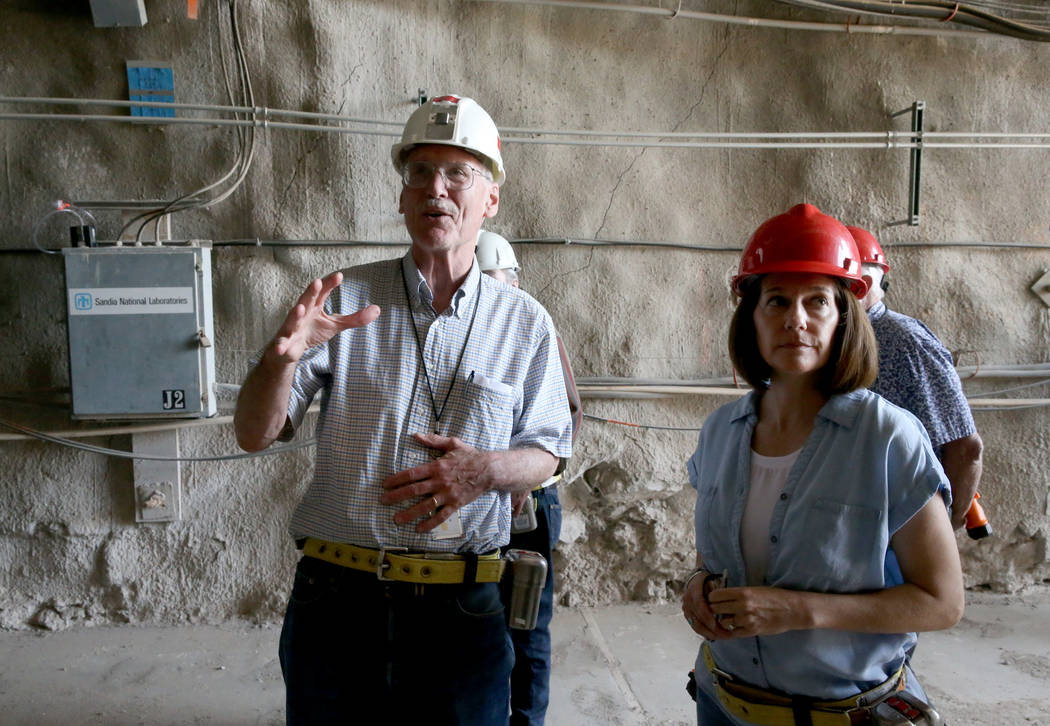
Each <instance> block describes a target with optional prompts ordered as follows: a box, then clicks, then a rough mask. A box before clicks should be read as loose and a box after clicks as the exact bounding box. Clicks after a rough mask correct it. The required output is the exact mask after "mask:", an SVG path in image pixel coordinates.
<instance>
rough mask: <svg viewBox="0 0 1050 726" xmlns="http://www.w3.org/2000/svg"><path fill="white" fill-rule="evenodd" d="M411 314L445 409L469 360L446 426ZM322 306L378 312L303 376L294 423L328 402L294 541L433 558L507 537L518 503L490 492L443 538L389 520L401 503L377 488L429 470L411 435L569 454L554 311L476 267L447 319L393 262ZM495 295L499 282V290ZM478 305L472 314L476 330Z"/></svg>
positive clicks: (414, 276)
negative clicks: (317, 401) (397, 476)
mask: <svg viewBox="0 0 1050 726" xmlns="http://www.w3.org/2000/svg"><path fill="white" fill-rule="evenodd" d="M402 263H403V265H404V274H405V279H406V280H407V285H408V290H409V295H410V297H411V300H412V313H413V314H414V316H415V325H416V329H417V330H418V332H419V340H420V342H421V343H422V347H423V357H424V359H425V360H426V368H427V371H428V372H429V375H430V382H431V385H432V387H433V392H434V398H435V399H436V402H437V408H438V409H439V410H440V409H441V406H442V402H443V401H444V400H445V395H446V393H447V392H448V391H449V386H450V385H451V384H452V382H453V374H454V372H455V370H456V363H457V360H458V359H459V356H460V353H461V351H462V352H463V361H462V364H461V365H460V367H459V371H458V373H456V374H455V385H454V387H453V388H452V393H451V395H450V396H449V398H448V403H447V405H446V406H445V410H444V411H442V412H441V420H440V421H438V420H436V419H435V415H434V407H433V406H432V403H431V398H430V393H429V392H428V390H427V384H426V380H425V378H424V375H423V367H422V365H421V363H420V354H419V352H418V351H417V346H416V339H415V337H414V336H413V334H412V325H413V319H412V316H411V315H410V314H409V307H408V305H406V300H405V283H403V282H402V276H401V275H402V273H401V266H402ZM343 275H344V280H343V283H342V285H340V286H339V287H338V288H336V289H335V290H333V291H332V294H331V295H330V296H329V298H328V302H327V304H326V308H327V309H328V311H329V312H333V313H336V314H348V313H353V312H356V311H358V310H360V309H361V308H363V307H365V306H366V305H368V304H370V303H374V304H376V305H379V307H380V308H381V311H382V312H381V314H380V316H379V318H378V319H377V320H376V321H374V322H373V323H371V324H369V325H366V326H365V327H363V328H356V329H351V330H347V331H345V332H343V333H341V334H339V335H337V336H336V337H335V338H333V339H332V340H330V341H329V342H328V343H326V344H323V345H319V346H316V347H314V348H311V349H310V350H308V351H307V352H306V354H304V355H303V357H302V359H301V360H300V362H299V366H298V368H297V369H296V373H295V380H294V383H293V386H292V395H291V399H290V401H289V403H288V416H289V418H290V420H291V422H292V423H293V425H295V426H299V424H300V423H301V422H302V419H303V416H304V414H305V412H306V409H307V407H308V406H309V405H310V402H311V400H312V399H313V397H314V395H315V394H317V393H318V392H319V391H321V392H323V393H324V397H323V398H322V401H321V416H320V419H319V421H318V424H317V459H316V465H315V467H314V474H313V480H312V481H311V482H310V485H309V488H308V489H307V491H306V494H305V496H304V497H303V499H302V501H301V502H300V504H299V506H298V507H297V508H296V510H295V514H294V515H293V517H292V522H291V533H292V535H293V536H294V537H307V536H309V537H317V538H319V539H325V540H330V541H334V542H348V543H351V544H356V545H359V546H363V547H372V548H376V547H379V546H387V547H395V546H399V547H408V548H409V549H410V550H417V551H434V552H477V553H482V552H488V551H490V550H493V549H495V548H497V547H499V546H500V545H503V544H506V543H507V542H508V541H509V538H510V519H511V512H510V496H509V495H508V494H507V493H504V492H496V491H489V492H485V493H484V494H482V495H481V496H480V497H478V498H477V499H476V500H475V501H473V502H471V503H470V504H468V505H466V506H465V507H463V508H462V509H460V510H459V512H460V516H461V518H462V525H463V535H462V536H461V537H457V538H453V539H436V538H434V537H432V536H431V535H430V534H429V533H418V532H416V531H415V523H413V524H412V525H406V526H397V525H395V524H394V521H393V517H394V514H395V513H396V512H397V511H398V509H407V508H408V507H410V506H414V505H415V504H417V503H418V500H410V501H409V502H408V503H403V504H402V505H400V506H390V505H384V504H380V502H379V497H380V496H381V495H382V493H383V489H382V487H381V486H380V483H381V482H382V481H383V480H384V479H385V478H387V477H388V476H390V475H391V474H394V473H396V472H399V471H402V470H404V469H408V468H410V467H413V466H416V465H418V464H424V463H427V462H429V461H431V453H432V450H431V449H427V448H425V447H423V446H422V445H421V444H419V443H418V442H417V441H416V440H415V438H414V437H413V434H415V433H417V432H418V433H434V432H436V433H439V434H441V435H443V436H457V437H459V438H460V439H462V440H463V441H465V442H466V443H468V444H470V445H472V446H475V447H477V448H479V449H484V450H488V451H498V450H506V449H509V448H517V447H536V448H540V449H543V450H545V451H548V452H549V453H551V454H553V455H554V456H556V457H561V458H568V457H569V456H570V455H571V453H572V451H571V431H572V422H571V419H570V417H569V407H568V403H567V402H566V399H565V384H564V383H563V380H562V373H561V361H560V358H559V355H558V345H557V342H556V335H555V331H554V324H553V323H552V322H551V319H550V316H549V315H548V314H547V311H546V310H544V309H543V307H542V306H541V305H540V304H539V303H538V302H536V300H534V299H533V298H532V297H530V296H529V295H528V294H527V293H525V292H523V291H520V290H517V289H514V288H510V287H508V286H506V285H503V284H502V283H499V282H496V281H495V280H493V279H492V278H490V277H488V276H487V275H482V274H481V272H480V271H479V269H478V265H477V262H476V261H475V262H474V264H473V267H472V268H471V270H470V273H469V274H468V276H467V279H466V281H465V282H464V283H463V285H462V286H461V287H460V289H459V290H457V291H456V293H455V295H454V297H453V300H452V304H451V305H450V306H449V307H448V308H447V309H445V310H444V311H443V312H442V313H441V314H440V315H439V314H437V313H435V311H434V308H433V306H432V302H433V293H432V292H431V290H430V288H429V286H428V285H427V283H426V281H425V279H424V278H423V276H422V275H421V274H420V272H419V270H418V269H417V268H416V266H415V263H414V262H413V261H412V256H411V254H406V255H405V257H404V258H403V259H399V260H384V261H382V262H376V263H372V264H367V265H360V266H358V267H352V268H350V269H347V270H344V271H343ZM497 286H498V287H497ZM475 305H477V306H478V310H477V319H476V322H475V324H474V327H473V331H472V332H471V333H470V338H469V341H468V342H467V344H466V348H465V350H464V341H466V340H467V331H468V328H470V321H471V318H472V316H473V314H474V307H475Z"/></svg>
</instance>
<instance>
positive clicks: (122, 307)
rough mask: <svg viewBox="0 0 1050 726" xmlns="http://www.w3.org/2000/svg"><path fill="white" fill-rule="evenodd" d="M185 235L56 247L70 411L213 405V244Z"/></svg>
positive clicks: (116, 413) (209, 408) (138, 413)
mask: <svg viewBox="0 0 1050 726" xmlns="http://www.w3.org/2000/svg"><path fill="white" fill-rule="evenodd" d="M189 245H190V246H180V247H175V246H168V247H101V248H100V247H72V248H65V249H63V250H62V253H63V256H64V257H65V264H66V304H67V307H68V323H69V372H70V381H71V383H72V388H73V418H75V419H142V418H151V419H157V418H201V417H206V416H213V415H214V414H215V412H216V396H215V392H214V387H215V385H214V384H215V349H214V347H213V346H212V341H213V340H214V339H215V334H214V330H213V327H212V300H211V247H210V243H208V242H197V241H195V242H191V243H189Z"/></svg>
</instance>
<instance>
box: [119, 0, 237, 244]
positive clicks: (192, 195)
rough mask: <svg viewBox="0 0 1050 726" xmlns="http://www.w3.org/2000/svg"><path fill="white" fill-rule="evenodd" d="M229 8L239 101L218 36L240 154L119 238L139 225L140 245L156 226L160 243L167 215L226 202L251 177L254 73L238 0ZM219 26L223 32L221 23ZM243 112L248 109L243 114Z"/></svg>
mask: <svg viewBox="0 0 1050 726" xmlns="http://www.w3.org/2000/svg"><path fill="white" fill-rule="evenodd" d="M228 5H229V18H230V36H231V44H232V46H233V52H234V59H235V61H236V68H235V76H236V78H237V82H238V85H239V93H240V98H239V99H238V98H236V95H237V94H235V92H234V87H233V84H231V81H230V70H229V64H228V63H227V59H226V52H225V43H224V41H223V38H222V37H221V34H220V37H219V57H220V61H221V65H222V76H223V83H224V85H225V87H226V93H227V97H228V99H229V102H230V105H231V107H233V108H234V109H236V110H234V111H233V115H234V119H233V120H234V121H235V122H238V123H237V125H236V126H235V127H234V128H235V133H236V137H237V153H236V155H235V157H234V162H233V164H232V165H231V166H230V168H229V170H228V171H227V172H226V173H225V174H224V175H223V176H222V177H220V178H219V179H218V180H216V181H214V182H212V183H211V184H208V185H207V186H204V187H202V188H200V189H197V190H195V191H193V192H189V193H187V194H183V195H181V196H179V197H176V198H175V199H173V200H171V201H170V202H168V203H167V204H166V205H164V206H163V207H161V208H159V209H149V210H147V211H145V212H143V213H141V214H138V215H136V216H135V217H133V218H131V219H130V220H128V222H127V223H126V224H125V225H124V226H123V228H122V229H121V230H120V233H119V234H118V235H117V236H118V238H119V237H123V235H124V233H125V232H126V231H127V230H129V229H131V228H132V227H134V225H135V224H136V223H138V225H139V226H138V230H137V231H136V233H135V241H136V242H137V243H138V242H141V240H142V235H143V233H144V231H145V230H146V228H147V226H148V225H149V224H150V223H153V224H154V239H156V240H160V224H161V222H162V221H163V219H164V217H165V216H167V215H169V214H173V213H177V212H185V211H189V210H201V209H206V208H208V207H212V206H214V205H216V204H219V203H220V202H223V201H225V200H226V199H227V198H229V197H230V195H232V194H233V193H234V192H235V191H236V190H237V189H238V188H239V187H240V186H241V184H242V183H243V182H244V179H245V178H246V177H247V175H248V171H249V170H250V169H251V166H252V162H253V160H254V158H255V150H256V141H257V139H256V126H255V124H254V122H253V120H252V119H251V118H250V117H249V112H248V110H250V109H253V108H254V106H255V94H254V91H253V90H252V83H251V73H250V71H249V69H248V63H247V57H246V54H245V51H244V44H243V42H242V40H241V33H240V26H239V23H238V16H237V0H228ZM217 27H219V28H220V29H221V24H220V25H219V26H217ZM238 101H240V105H237V104H238ZM170 106H171V104H168V107H170ZM241 109H245V110H244V111H241ZM171 120H172V119H165V121H166V122H170V121H171ZM234 176H235V177H236V178H235V179H234V181H233V182H232V183H230V184H229V185H228V186H227V188H226V189H225V190H223V191H221V192H219V193H217V194H215V195H213V196H210V197H209V196H208V195H209V193H210V192H212V191H213V190H215V189H217V188H219V187H221V186H222V185H223V184H226V183H227V182H228V180H229V179H230V178H231V177H234Z"/></svg>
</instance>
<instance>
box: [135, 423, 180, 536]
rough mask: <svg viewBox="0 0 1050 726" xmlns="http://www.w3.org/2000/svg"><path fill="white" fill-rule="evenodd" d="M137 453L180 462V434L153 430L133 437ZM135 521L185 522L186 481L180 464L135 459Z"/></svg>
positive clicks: (142, 522)
mask: <svg viewBox="0 0 1050 726" xmlns="http://www.w3.org/2000/svg"><path fill="white" fill-rule="evenodd" d="M131 448H132V450H133V451H134V452H135V453H136V454H149V455H161V456H166V457H168V459H178V456H179V431H178V429H170V430H168V431H149V432H140V433H135V434H132V435H131ZM132 468H133V471H134V476H135V521H136V522H138V523H139V524H144V523H149V522H178V521H179V520H180V519H182V481H181V476H180V474H181V472H180V470H179V462H178V461H170V460H160V459H135V460H134V462H133V464H132Z"/></svg>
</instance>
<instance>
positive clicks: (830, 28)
mask: <svg viewBox="0 0 1050 726" xmlns="http://www.w3.org/2000/svg"><path fill="white" fill-rule="evenodd" d="M474 1H475V2H487V3H507V4H515V5H544V6H548V7H558V8H563V9H585V10H605V11H611V12H622V13H638V14H641V15H659V16H662V17H664V18H667V19H675V18H680V17H681V18H691V19H693V20H705V21H710V22H717V23H726V24H728V25H746V26H748V27H752V28H755V27H764V28H785V29H789V30H817V31H824V32H839V33H868V34H878V35H924V36H936V37H952V36H954V37H956V38H974V37H977V38H979V37H986V36H987V35H988V33H986V32H983V31H979V30H948V29H943V28H921V27H917V26H912V25H902V24H899V23H894V24H889V25H858V24H851V23H849V22H846V23H813V22H806V21H802V20H783V19H780V18H755V17H744V16H740V15H721V14H718V13H703V12H696V11H693V10H682V9H681V8H679V9H677V10H671V9H668V8H662V7H653V6H650V5H634V4H628V3H621V2H580V1H579V0H474Z"/></svg>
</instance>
